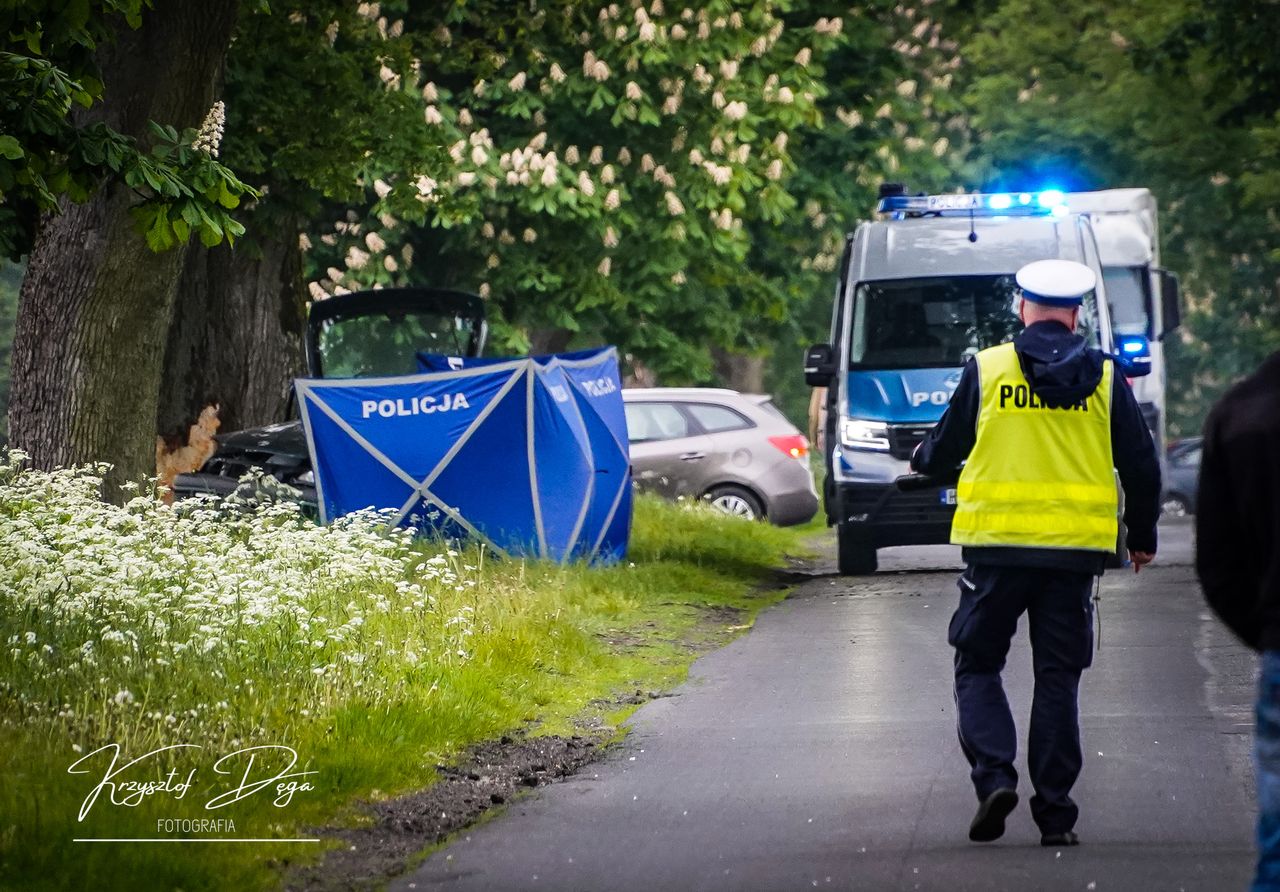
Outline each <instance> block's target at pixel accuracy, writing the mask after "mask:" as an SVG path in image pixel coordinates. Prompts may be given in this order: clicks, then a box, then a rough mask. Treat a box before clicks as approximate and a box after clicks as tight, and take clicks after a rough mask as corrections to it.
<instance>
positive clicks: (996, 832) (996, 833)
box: [969, 787, 1018, 842]
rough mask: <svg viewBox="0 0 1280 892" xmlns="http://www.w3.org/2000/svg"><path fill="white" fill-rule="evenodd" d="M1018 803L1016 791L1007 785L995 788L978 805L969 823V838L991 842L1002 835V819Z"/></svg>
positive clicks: (975, 840)
mask: <svg viewBox="0 0 1280 892" xmlns="http://www.w3.org/2000/svg"><path fill="white" fill-rule="evenodd" d="M1017 805H1018V791H1017V790H1012V789H1010V788H1009V787H1001V788H1000V789H999V790H996V791H995V792H994V793H992V794H991V795H990V796H988V797H987V798H986V799H983V800H982V803H981V804H980V805H979V806H978V813H977V814H976V815H974V816H973V823H972V824H970V825H969V839H971V840H973V841H974V842H991V841H992V840H995V839H999V838H1000V837H1002V836H1004V819H1005V818H1007V817H1008V816H1009V812H1011V811H1013V810H1014V808H1016V807H1017Z"/></svg>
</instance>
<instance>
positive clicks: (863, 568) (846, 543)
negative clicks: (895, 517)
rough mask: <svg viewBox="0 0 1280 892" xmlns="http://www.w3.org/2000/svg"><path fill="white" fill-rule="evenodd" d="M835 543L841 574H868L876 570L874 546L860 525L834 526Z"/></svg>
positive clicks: (843, 524) (845, 524) (844, 524)
mask: <svg viewBox="0 0 1280 892" xmlns="http://www.w3.org/2000/svg"><path fill="white" fill-rule="evenodd" d="M836 545H837V552H838V554H839V565H840V575H841V576H870V575H871V574H872V573H874V572H876V546H875V542H874V541H872V539H871V537H870V536H869V535H867V533H866V532H865V531H864V530H863V528H862V527H860V526H854V525H853V524H851V523H842V524H838V525H837V526H836Z"/></svg>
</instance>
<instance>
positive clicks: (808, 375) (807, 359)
mask: <svg viewBox="0 0 1280 892" xmlns="http://www.w3.org/2000/svg"><path fill="white" fill-rule="evenodd" d="M835 376H836V358H835V351H834V350H832V349H831V345H830V344H814V345H813V346H812V347H810V348H809V349H808V350H806V351H804V383H805V384H808V385H809V386H810V387H830V386H831V379H832V378H834V377H835Z"/></svg>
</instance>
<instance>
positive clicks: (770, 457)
mask: <svg viewBox="0 0 1280 892" xmlns="http://www.w3.org/2000/svg"><path fill="white" fill-rule="evenodd" d="M622 398H623V401H624V402H625V404H626V411H627V436H628V439H629V440H630V445H631V466H632V469H633V471H634V474H635V481H636V486H637V487H638V488H640V489H641V490H644V491H647V492H654V493H657V494H659V495H662V496H665V497H667V498H670V499H675V498H679V497H680V496H686V497H691V498H701V499H706V500H707V501H709V502H710V503H711V504H712V505H713V506H715V507H716V508H718V509H720V510H721V511H724V512H725V513H727V514H733V515H737V516H739V517H745V518H749V519H757V518H759V519H768V520H769V521H771V522H772V523H775V524H777V525H779V526H789V525H791V524H797V523H804V522H805V521H807V520H809V519H810V518H811V517H813V515H814V513H815V512H816V511H817V510H818V493H817V490H816V489H815V488H814V484H813V474H812V472H811V471H810V470H809V441H808V440H806V439H805V437H804V436H803V435H802V434H801V433H800V431H798V430H796V428H795V426H794V425H793V424H792V423H791V422H789V421H787V419H786V416H784V415H783V414H782V413H781V412H780V411H779V410H778V409H777V407H776V406H774V405H773V403H771V402H770V401H769V397H768V396H763V395H759V394H743V393H738V392H737V391H734V390H720V389H716V388H709V387H705V388H704V387H653V388H636V389H630V390H624V391H622Z"/></svg>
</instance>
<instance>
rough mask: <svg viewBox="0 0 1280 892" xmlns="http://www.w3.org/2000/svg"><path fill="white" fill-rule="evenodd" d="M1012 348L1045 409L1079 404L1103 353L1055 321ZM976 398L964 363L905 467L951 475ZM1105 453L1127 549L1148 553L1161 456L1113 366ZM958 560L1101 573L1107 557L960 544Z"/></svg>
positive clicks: (974, 369) (973, 377)
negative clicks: (1119, 494) (1118, 489)
mask: <svg viewBox="0 0 1280 892" xmlns="http://www.w3.org/2000/svg"><path fill="white" fill-rule="evenodd" d="M1013 347H1014V350H1015V352H1016V353H1017V354H1018V362H1019V364H1020V365H1021V366H1022V373H1023V375H1025V376H1026V378H1027V383H1028V384H1029V385H1030V386H1031V392H1032V393H1034V394H1035V395H1036V397H1037V398H1038V399H1040V400H1041V401H1042V402H1044V403H1046V404H1048V405H1049V406H1053V407H1059V406H1067V405H1071V404H1073V403H1078V402H1080V400H1082V399H1085V398H1086V397H1088V396H1089V394H1091V393H1093V392H1094V391H1095V390H1096V389H1097V387H1098V384H1099V382H1101V381H1102V367H1103V360H1104V354H1103V353H1102V352H1101V351H1100V350H1095V349H1092V348H1090V347H1088V346H1087V345H1086V344H1085V340H1084V338H1082V337H1080V336H1079V335H1077V334H1073V333H1072V332H1071V330H1070V329H1068V328H1067V327H1066V326H1065V325H1063V324H1061V323H1059V322H1037V323H1036V324H1034V325H1031V326H1029V327H1027V328H1026V329H1025V330H1024V331H1023V332H1022V333H1021V334H1019V335H1018V336H1017V337H1016V338H1014V341H1013ZM981 399H982V397H981V393H980V392H979V386H978V364H977V363H976V362H970V363H969V364H968V365H966V366H965V368H964V372H963V373H962V374H961V375H960V383H959V384H958V385H957V387H956V392H955V395H954V396H952V398H951V403H950V405H949V406H948V407H947V411H946V412H944V413H943V415H942V419H941V420H940V421H939V422H938V424H937V426H936V427H935V428H934V429H933V430H932V431H930V433H929V436H928V437H926V438H925V440H924V442H923V443H921V444H920V447H919V448H918V449H917V450H916V452H915V455H913V456H912V457H911V467H912V468H913V469H915V470H916V471H918V472H920V473H922V474H928V475H930V476H932V477H938V478H940V479H944V480H946V479H955V478H956V477H957V476H958V474H959V467H960V464H961V462H963V461H964V460H965V459H966V458H968V456H969V453H970V451H971V450H972V449H973V444H974V442H975V441H976V439H977V425H978V409H979V407H980V406H981ZM1111 451H1112V457H1113V458H1114V460H1115V466H1116V470H1117V471H1119V472H1120V483H1121V485H1122V486H1123V487H1124V523H1125V527H1126V528H1127V530H1128V538H1127V545H1128V548H1129V550H1131V551H1143V552H1148V553H1151V554H1154V553H1155V550H1156V521H1157V519H1158V518H1159V516H1160V461H1159V459H1158V457H1157V456H1156V449H1155V444H1154V443H1153V442H1152V440H1151V432H1150V431H1149V430H1148V429H1147V424H1146V421H1144V420H1143V417H1142V411H1141V410H1140V409H1139V408H1138V402H1137V400H1136V399H1134V396H1133V391H1132V390H1130V388H1129V384H1128V382H1127V381H1125V379H1124V375H1123V374H1121V373H1120V371H1119V369H1116V371H1115V374H1113V375H1112V386H1111ZM1011 460H1016V459H1014V458H1011ZM964 559H965V560H966V561H967V562H969V563H974V564H996V565H1002V566H1014V567H1051V568H1057V569H1062V570H1076V571H1085V572H1092V573H1101V572H1102V569H1103V564H1104V562H1105V560H1106V556H1105V555H1104V554H1102V553H1101V552H1098V551H1087V550H1084V549H1080V550H1076V549H1066V548H1016V547H1009V548H1005V547H974V546H966V547H965V549H964Z"/></svg>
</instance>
